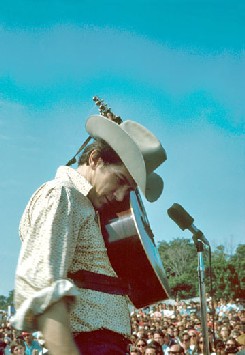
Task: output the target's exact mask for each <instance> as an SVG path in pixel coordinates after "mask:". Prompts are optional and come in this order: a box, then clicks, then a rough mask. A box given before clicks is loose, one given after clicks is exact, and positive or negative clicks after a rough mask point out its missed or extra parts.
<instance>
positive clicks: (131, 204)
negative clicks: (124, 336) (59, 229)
mask: <svg viewBox="0 0 245 355" xmlns="http://www.w3.org/2000/svg"><path fill="white" fill-rule="evenodd" d="M93 100H94V101H95V102H96V105H97V106H99V109H100V113H101V114H102V115H103V116H105V117H107V118H108V119H112V120H114V121H116V122H117V123H118V124H120V123H121V122H122V120H121V118H120V117H118V116H115V115H114V114H113V113H112V112H111V109H110V108H108V107H107V105H106V104H105V103H104V102H103V100H101V99H99V98H98V97H97V96H95V97H94V98H93ZM112 211H113V212H112ZM100 220H101V228H102V234H103V237H104V240H105V244H106V247H107V251H108V256H109V259H110V262H111V264H112V267H113V269H114V270H115V272H116V273H117V275H118V277H119V278H121V279H122V280H123V281H124V283H127V284H128V285H129V287H130V291H131V292H130V294H129V298H130V300H131V302H132V303H133V304H134V306H135V307H136V308H142V307H146V306H148V305H150V304H153V303H156V302H159V301H162V300H164V299H168V298H169V297H170V288H169V285H168V279H167V275H166V272H165V270H164V267H163V264H162V261H161V258H160V255H159V253H158V250H157V248H156V245H155V242H154V235H153V233H152V230H151V228H150V224H149V221H148V219H147V215H146V212H145V209H144V206H143V202H142V199H141V197H140V193H139V190H138V189H136V191H134V192H133V191H132V192H131V193H130V197H129V198H127V199H125V201H123V202H121V203H118V202H117V203H116V205H115V208H114V206H112V208H111V209H110V211H104V212H103V213H101V214H100Z"/></svg>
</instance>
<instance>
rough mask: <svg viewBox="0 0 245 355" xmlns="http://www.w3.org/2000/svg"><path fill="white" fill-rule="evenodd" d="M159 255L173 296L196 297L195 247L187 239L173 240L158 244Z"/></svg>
mask: <svg viewBox="0 0 245 355" xmlns="http://www.w3.org/2000/svg"><path fill="white" fill-rule="evenodd" d="M158 250H159V254H160V257H161V259H162V261H163V264H164V267H165V269H166V270H167V271H168V273H169V276H170V277H169V285H170V288H171V290H172V293H173V296H175V297H180V298H186V297H192V296H195V295H196V291H197V279H198V277H197V271H196V270H197V257H196V250H195V246H194V245H193V244H192V243H191V242H190V240H189V239H180V238H177V239H174V240H172V241H170V242H169V243H167V242H165V241H164V242H160V243H159V247H158Z"/></svg>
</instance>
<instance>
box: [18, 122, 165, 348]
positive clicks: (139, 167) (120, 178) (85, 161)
mask: <svg viewBox="0 0 245 355" xmlns="http://www.w3.org/2000/svg"><path fill="white" fill-rule="evenodd" d="M86 130H87V132H88V133H89V135H90V136H91V137H93V138H94V141H93V143H91V144H89V145H86V147H85V149H84V150H83V151H82V153H81V155H80V158H79V162H78V167H77V169H73V168H71V167H70V166H62V167H60V168H59V169H58V171H57V174H56V177H55V178H54V179H53V180H52V181H49V182H47V183H45V184H43V185H42V186H41V187H40V188H39V189H38V190H37V191H36V192H35V193H34V194H33V196H32V197H31V199H30V201H29V202H28V204H27V206H26V209H25V211H24V214H23V216H22V218H21V222H20V229H19V230H20V238H21V240H22V247H21V252H20V256H19V261H18V266H17V270H16V287H15V308H16V313H15V315H14V317H13V319H12V324H13V326H14V327H15V328H17V329H21V330H24V331H28V332H29V331H31V332H33V331H36V330H39V331H41V332H42V333H43V336H44V338H45V341H46V344H47V347H48V349H49V351H50V352H51V354H52V355H67V354H69V355H78V354H80V353H81V354H87V355H88V354H93V355H94V354H100V353H102V354H103V353H105V352H106V351H107V352H108V353H109V351H110V352H111V353H115V354H125V352H126V351H127V348H128V344H129V337H130V317H129V309H128V296H127V295H128V291H127V290H126V288H125V287H124V288H123V287H122V286H123V285H122V284H121V281H120V280H119V279H118V277H117V274H116V272H115V270H114V269H113V267H112V265H111V262H110V260H109V257H108V254H107V249H106V244H105V241H104V238H103V235H102V232H101V228H100V222H99V218H98V217H99V214H100V213H101V212H103V211H105V210H108V209H110V211H112V210H115V211H116V210H117V208H118V205H119V204H120V203H121V202H122V201H124V200H125V199H127V200H128V199H129V194H130V192H131V191H134V190H136V188H137V187H138V188H139V189H140V190H141V192H142V193H143V194H144V196H145V198H146V199H147V200H149V201H150V202H153V201H155V200H156V199H157V198H158V197H159V196H160V195H161V192H162V188H163V181H162V179H161V178H160V176H159V175H157V174H156V173H155V172H154V170H155V169H156V168H157V167H159V166H160V165H161V164H162V163H163V162H164V161H165V160H166V158H167V157H166V153H165V150H164V149H163V147H162V145H161V144H160V142H159V140H158V139H157V138H156V137H155V136H154V135H153V134H152V133H151V132H150V131H149V130H148V129H146V128H145V127H143V126H142V125H140V124H138V123H137V122H134V121H129V120H128V121H125V122H123V123H121V124H120V125H119V124H117V123H115V122H113V121H111V120H110V119H108V118H106V117H103V116H98V115H94V116H91V117H90V118H89V119H88V120H87V123H86ZM71 162H73V160H71ZM85 275H86V277H87V278H86V280H85V281H84V276H85ZM94 284H95V285H96V286H94ZM108 285H109V287H108ZM28 355H29V354H28Z"/></svg>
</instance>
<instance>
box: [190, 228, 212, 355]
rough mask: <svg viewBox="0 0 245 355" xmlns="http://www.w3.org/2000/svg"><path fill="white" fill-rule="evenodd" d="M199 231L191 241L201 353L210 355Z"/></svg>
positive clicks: (201, 244) (201, 245)
mask: <svg viewBox="0 0 245 355" xmlns="http://www.w3.org/2000/svg"><path fill="white" fill-rule="evenodd" d="M200 233H201V232H200V231H196V232H195V233H194V234H193V236H192V239H193V241H194V244H195V246H196V250H197V257H198V281H199V294H200V303H201V323H202V335H203V345H204V349H203V352H204V354H206V355H210V351H209V337H208V329H207V301H206V292H205V266H204V259H203V242H202V241H201V240H200V239H199V238H200Z"/></svg>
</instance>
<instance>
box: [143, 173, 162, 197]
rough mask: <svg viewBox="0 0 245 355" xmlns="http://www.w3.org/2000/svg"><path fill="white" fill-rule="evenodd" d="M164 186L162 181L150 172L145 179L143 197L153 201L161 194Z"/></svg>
mask: <svg viewBox="0 0 245 355" xmlns="http://www.w3.org/2000/svg"><path fill="white" fill-rule="evenodd" d="M163 187H164V182H163V180H162V178H161V176H159V175H158V174H156V173H152V174H150V175H148V176H147V179H146V189H145V198H146V199H147V200H148V201H149V202H155V201H156V200H157V199H158V198H159V197H160V196H161V194H162V191H163Z"/></svg>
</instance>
